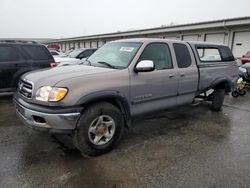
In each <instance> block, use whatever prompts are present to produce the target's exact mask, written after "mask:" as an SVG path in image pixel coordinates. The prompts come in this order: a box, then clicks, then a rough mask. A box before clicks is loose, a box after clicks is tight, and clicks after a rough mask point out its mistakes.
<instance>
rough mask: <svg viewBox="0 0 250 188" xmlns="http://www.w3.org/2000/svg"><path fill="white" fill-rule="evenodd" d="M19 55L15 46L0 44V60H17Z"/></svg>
mask: <svg viewBox="0 0 250 188" xmlns="http://www.w3.org/2000/svg"><path fill="white" fill-rule="evenodd" d="M18 60H19V55H18V53H17V51H16V49H15V48H13V47H10V46H0V62H6V61H18Z"/></svg>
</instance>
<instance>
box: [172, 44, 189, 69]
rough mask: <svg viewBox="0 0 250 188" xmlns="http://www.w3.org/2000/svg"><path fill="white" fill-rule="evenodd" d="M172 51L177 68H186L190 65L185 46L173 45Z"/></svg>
mask: <svg viewBox="0 0 250 188" xmlns="http://www.w3.org/2000/svg"><path fill="white" fill-rule="evenodd" d="M174 51H175V56H176V60H177V64H178V67H179V68H186V67H189V66H190V65H191V63H192V60H191V56H190V53H189V51H188V48H187V46H186V45H185V44H181V43H175V44H174Z"/></svg>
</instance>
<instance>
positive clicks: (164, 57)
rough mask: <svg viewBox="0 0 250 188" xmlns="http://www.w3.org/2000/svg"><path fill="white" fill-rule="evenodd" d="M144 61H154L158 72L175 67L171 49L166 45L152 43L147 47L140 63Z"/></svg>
mask: <svg viewBox="0 0 250 188" xmlns="http://www.w3.org/2000/svg"><path fill="white" fill-rule="evenodd" d="M142 60H151V61H153V62H154V64H155V68H156V69H157V70H162V69H170V68H172V67H173V65H172V60H171V55H170V50H169V47H168V45H167V44H164V43H151V44H149V45H147V46H146V48H145V49H144V51H143V52H142V54H141V57H140V59H139V61H142Z"/></svg>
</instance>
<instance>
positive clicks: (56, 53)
mask: <svg viewBox="0 0 250 188" xmlns="http://www.w3.org/2000/svg"><path fill="white" fill-rule="evenodd" d="M49 52H50V53H51V55H52V56H53V57H67V55H66V54H65V53H63V52H60V51H57V50H51V49H49Z"/></svg>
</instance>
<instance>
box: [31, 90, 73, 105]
mask: <svg viewBox="0 0 250 188" xmlns="http://www.w3.org/2000/svg"><path fill="white" fill-rule="evenodd" d="M67 92H68V89H66V88H59V87H51V86H43V87H41V88H39V89H38V90H37V92H36V100H39V101H46V102H47V101H52V102H57V101H60V100H62V99H63V98H64V97H65V96H66V94H67Z"/></svg>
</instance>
